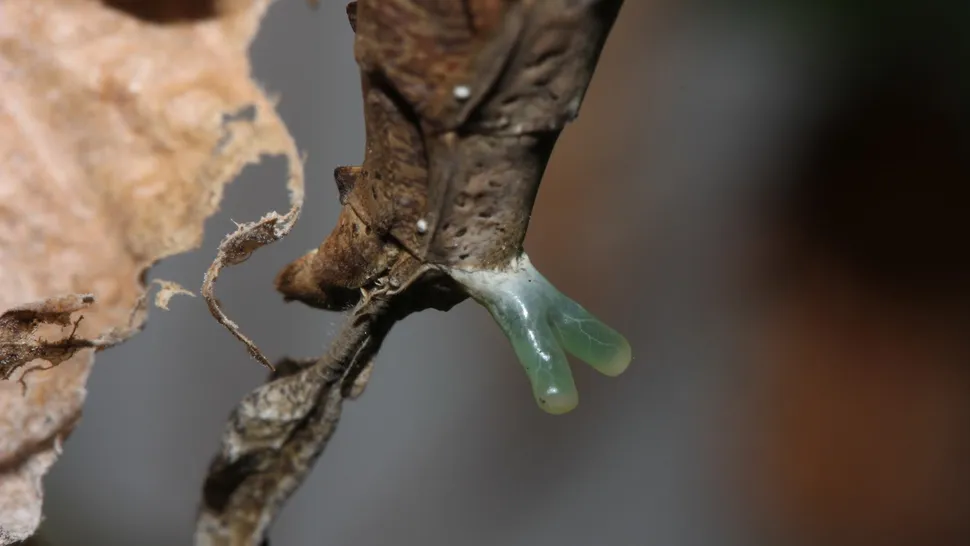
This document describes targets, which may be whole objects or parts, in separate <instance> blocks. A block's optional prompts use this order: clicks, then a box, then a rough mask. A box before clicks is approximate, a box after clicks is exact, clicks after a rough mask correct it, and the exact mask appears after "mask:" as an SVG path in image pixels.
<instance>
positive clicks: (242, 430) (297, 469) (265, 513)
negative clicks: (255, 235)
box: [196, 297, 401, 545]
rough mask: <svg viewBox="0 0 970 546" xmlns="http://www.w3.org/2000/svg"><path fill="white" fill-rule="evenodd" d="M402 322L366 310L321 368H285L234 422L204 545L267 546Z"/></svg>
mask: <svg viewBox="0 0 970 546" xmlns="http://www.w3.org/2000/svg"><path fill="white" fill-rule="evenodd" d="M399 318H401V316H400V314H399V313H397V312H396V311H395V309H393V308H392V306H391V305H390V303H389V300H388V299H386V298H383V297H376V298H371V299H370V300H368V301H367V302H366V303H364V304H362V305H361V307H360V308H358V309H357V310H356V311H355V312H354V314H353V315H352V317H351V319H350V320H349V321H348V322H347V324H346V325H345V326H344V328H343V330H342V331H341V332H340V333H339V334H338V336H337V337H336V339H335V340H334V342H333V344H332V346H331V348H330V351H329V352H328V353H327V354H326V355H325V356H323V357H321V358H320V359H318V360H316V361H312V360H311V361H302V362H301V361H294V360H284V361H283V362H281V363H280V364H279V366H278V368H277V370H276V371H275V372H274V373H273V374H272V375H271V377H270V379H269V381H268V382H267V383H266V384H265V385H263V386H261V387H259V388H258V389H256V390H254V391H253V392H251V393H250V394H249V395H248V396H246V397H245V398H244V399H243V400H242V402H240V404H239V406H238V407H237V408H236V410H235V411H234V412H233V414H232V416H231V417H230V419H229V424H228V426H227V428H226V431H225V434H224V436H223V440H222V447H221V450H220V453H219V455H218V456H217V457H216V458H215V460H214V461H213V462H212V464H211V466H210V469H209V474H208V477H207V478H206V481H205V485H204V487H203V503H202V507H201V510H200V513H199V518H198V522H197V528H196V544H201V545H230V544H232V545H235V544H260V543H262V542H263V541H265V538H266V532H267V530H268V528H269V525H270V523H272V521H273V520H274V519H275V517H276V515H277V514H278V512H279V510H280V508H281V507H282V505H283V503H284V502H285V501H286V499H288V498H289V496H290V495H291V494H292V493H293V492H294V491H295V490H296V488H297V487H299V485H300V483H302V481H303V479H304V478H305V476H306V474H307V473H308V472H309V471H310V469H311V468H312V466H313V463H314V462H315V461H316V459H317V457H318V456H319V455H320V453H321V452H322V451H323V449H324V448H325V447H326V445H327V443H328V441H329V440H330V437H331V436H332V435H333V433H334V430H336V427H337V422H338V421H339V419H340V414H341V408H342V404H343V401H344V399H345V398H354V397H356V396H358V395H359V394H360V393H361V392H362V390H363V387H364V384H365V383H366V379H367V377H368V375H369V374H368V373H366V372H367V370H369V366H370V362H371V360H372V359H373V357H374V355H375V354H376V353H377V351H378V350H379V349H380V346H381V344H382V342H383V341H384V338H385V337H386V336H387V333H388V332H389V331H390V329H391V327H392V326H393V324H394V323H395V322H396V321H397V320H398V319H399Z"/></svg>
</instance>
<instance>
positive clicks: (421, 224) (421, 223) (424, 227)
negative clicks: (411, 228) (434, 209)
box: [417, 218, 428, 233]
mask: <svg viewBox="0 0 970 546" xmlns="http://www.w3.org/2000/svg"><path fill="white" fill-rule="evenodd" d="M417 227H418V233H424V232H426V231H428V222H427V220H425V219H424V218H422V219H420V220H418V226H417Z"/></svg>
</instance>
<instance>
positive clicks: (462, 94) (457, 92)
mask: <svg viewBox="0 0 970 546" xmlns="http://www.w3.org/2000/svg"><path fill="white" fill-rule="evenodd" d="M452 93H453V94H454V96H455V98H456V99H458V100H462V101H464V100H468V99H469V98H470V97H471V96H472V90H471V88H470V87H468V86H467V85H456V86H455V88H454V89H452Z"/></svg>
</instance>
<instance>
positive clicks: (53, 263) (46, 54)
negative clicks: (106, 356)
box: [0, 0, 303, 545]
mask: <svg viewBox="0 0 970 546" xmlns="http://www.w3.org/2000/svg"><path fill="white" fill-rule="evenodd" d="M271 1H272V0H223V1H218V2H213V1H210V2H203V1H201V0H200V1H198V2H163V1H158V2H154V4H157V5H158V6H160V7H159V9H158V10H155V12H156V15H159V14H161V15H159V17H158V18H157V19H156V20H154V21H150V20H143V19H140V18H138V17H136V16H135V15H133V14H132V13H130V12H129V11H122V10H119V9H115V8H112V7H110V6H108V5H107V4H115V5H137V6H142V7H144V6H148V5H150V4H152V3H151V2H141V3H140V4H137V3H132V2H122V1H118V0H112V1H111V2H107V1H106V2H104V3H102V2H99V1H95V0H3V1H2V2H0V312H2V311H4V310H11V309H13V310H14V311H12V313H13V314H12V315H11V314H9V313H8V314H7V315H3V316H4V317H7V322H5V323H3V326H2V327H3V328H7V327H10V328H14V329H16V328H20V330H17V331H18V332H20V334H15V333H11V334H10V335H12V336H14V337H16V338H17V339H20V340H24V339H33V340H35V341H37V340H38V339H40V338H43V339H46V340H48V342H53V343H64V340H65V339H73V340H74V341H75V342H76V341H77V340H88V341H90V342H91V343H89V345H90V346H88V347H77V352H76V354H74V355H73V356H72V357H70V358H67V359H64V360H63V362H60V363H59V364H58V365H57V366H54V367H52V368H51V369H49V370H44V371H35V372H34V373H30V374H28V375H27V376H26V377H24V378H23V379H24V382H25V386H26V390H25V391H24V390H23V389H22V388H21V385H20V384H18V382H17V381H16V379H18V377H16V374H14V375H13V376H12V377H11V380H7V381H0V545H2V544H10V543H12V542H15V541H17V540H21V539H23V538H24V537H27V536H29V535H30V534H31V533H32V532H33V531H34V529H35V528H36V527H37V525H38V523H39V521H40V516H41V499H42V493H41V478H42V476H43V475H44V474H45V473H46V471H47V470H48V468H49V467H50V465H51V464H53V462H54V460H55V459H56V457H57V454H58V453H59V451H60V445H61V442H62V440H63V439H64V438H65V437H66V436H67V434H68V433H69V432H70V430H71V428H72V427H73V426H74V424H75V423H76V422H77V420H78V418H79V416H80V410H81V404H82V402H83V400H84V396H85V388H84V383H85V381H86V379H87V376H88V373H89V371H90V366H91V363H92V360H93V352H94V349H95V348H96V347H97V345H96V344H93V341H92V340H101V341H102V342H104V343H109V344H110V343H114V342H117V341H119V340H122V339H124V337H126V336H127V335H129V334H130V333H131V332H134V331H137V330H138V329H139V328H140V327H141V325H142V322H143V321H144V313H143V312H142V313H137V312H136V311H137V310H138V309H140V308H141V307H142V305H143V304H144V295H145V286H144V284H143V279H142V274H143V273H144V271H145V270H146V268H148V267H149V266H150V265H152V263H154V262H155V261H157V260H159V259H161V258H164V257H166V256H169V255H172V254H175V253H178V252H184V251H186V250H188V249H191V248H193V247H195V246H197V245H198V244H199V243H200V242H201V235H202V227H203V221H204V220H205V218H206V217H207V216H209V215H210V214H212V213H213V212H214V211H215V210H216V208H217V206H218V203H219V201H220V199H221V197H222V190H223V186H224V184H226V183H227V182H229V181H231V180H232V178H234V177H235V176H236V175H237V174H238V173H239V171H240V170H241V169H242V168H243V167H244V166H245V165H246V164H247V163H249V162H252V161H255V160H257V159H258V158H259V156H260V155H262V154H273V155H285V156H286V157H287V158H288V159H289V161H290V171H291V172H290V175H289V179H290V180H289V187H290V198H291V202H292V203H293V209H292V210H291V211H290V212H289V213H287V214H285V215H275V214H274V215H269V216H273V218H274V219H273V220H272V221H273V223H274V230H273V233H274V235H275V236H276V238H279V237H280V236H282V235H285V233H286V231H288V229H289V226H291V225H292V223H293V221H295V219H296V217H297V216H298V214H299V206H300V203H301V202H302V197H303V195H302V181H303V178H302V164H301V161H300V158H299V156H298V154H297V151H296V147H295V145H294V143H293V141H292V139H291V137H290V136H289V134H288V133H287V131H286V128H285V127H284V125H283V123H282V122H281V121H280V119H279V118H278V116H277V115H276V113H275V108H274V105H273V103H272V102H271V101H270V100H269V99H268V98H267V97H266V96H265V95H264V94H263V92H262V90H261V89H260V88H259V86H258V85H257V84H256V83H255V82H253V81H252V79H251V74H250V65H249V61H248V59H247V49H248V47H249V44H250V42H251V40H252V38H253V36H254V34H255V32H256V30H257V28H258V24H259V21H260V19H261V17H262V15H263V14H264V12H265V10H266V8H267V7H268V5H269V4H270V2H271ZM180 6H186V7H191V8H192V9H191V10H190V11H189V12H186V17H182V18H180V17H178V15H179V14H178V13H175V12H177V10H178V9H180ZM200 6H202V7H204V8H206V9H199V7H200ZM129 9H130V8H129ZM161 16H164V17H161ZM263 225H264V222H262V221H261V222H256V223H253V224H251V225H249V226H255V227H259V226H263ZM273 240H275V239H273ZM85 294H91V295H92V297H93V299H88V297H87V296H83V295H85ZM58 298H61V299H58ZM65 302H67V307H64V308H61V312H60V314H58V313H54V314H45V313H47V312H48V311H50V310H52V309H57V308H58V305H65ZM28 304H29V305H30V307H23V306H25V305H28ZM72 305H73V307H72ZM81 307H84V308H83V309H81ZM67 308H72V309H73V310H72V311H70V312H69V311H68V310H67ZM16 309H20V310H19V311H18V310H16ZM23 309H32V310H33V311H31V312H33V313H34V318H37V317H42V318H40V319H39V320H40V321H41V322H44V321H45V320H46V319H50V321H51V322H53V323H54V324H53V325H49V326H45V325H42V324H40V323H39V322H38V323H37V324H34V323H33V322H32V321H33V320H34V319H33V318H25V317H27V315H25V314H23V313H24V311H23ZM75 311H78V312H79V313H78V314H83V317H84V318H83V320H82V321H80V323H79V324H77V331H76V332H74V333H72V332H71V329H73V324H74V321H76V320H77V318H76V316H75V317H74V318H71V316H72V313H74V312H75ZM38 313H39V314H38ZM65 313H66V314H65ZM17 317H22V318H24V320H26V322H24V320H19V319H17ZM43 317H46V319H45V318H43ZM25 324H28V325H32V326H28V327H27V330H30V333H29V334H26V333H25V330H23V327H24V325H25ZM38 325H39V326H40V328H39V329H38V330H37V331H36V332H35V331H33V330H31V328H32V327H33V326H38ZM21 334H22V335H21ZM18 335H19V337H17V336H18ZM10 339H13V338H10ZM72 350H73V349H72ZM58 354H60V353H58ZM35 356H39V357H46V358H47V359H48V361H49V362H50V361H57V360H60V359H59V358H57V356H58V355H56V354H55V355H52V354H50V353H37V354H36V355H35ZM22 364H24V365H23V366H21V368H22V369H24V370H26V369H30V368H31V367H35V366H37V365H41V366H42V367H46V366H48V365H49V364H48V362H45V361H43V360H36V361H33V362H23V363H22Z"/></svg>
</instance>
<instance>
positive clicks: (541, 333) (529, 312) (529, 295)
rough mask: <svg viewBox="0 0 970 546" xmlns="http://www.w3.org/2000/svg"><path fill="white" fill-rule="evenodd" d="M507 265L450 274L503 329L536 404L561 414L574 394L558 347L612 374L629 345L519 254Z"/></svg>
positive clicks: (623, 363) (622, 366) (625, 359)
mask: <svg viewBox="0 0 970 546" xmlns="http://www.w3.org/2000/svg"><path fill="white" fill-rule="evenodd" d="M511 265H512V267H510V268H509V269H507V270H503V271H461V270H455V271H451V272H450V273H451V274H452V276H453V277H454V278H455V279H456V280H458V281H459V282H461V283H462V284H463V285H464V286H465V287H466V289H467V290H468V291H469V293H470V294H471V295H472V297H474V298H475V299H476V300H477V301H478V302H479V303H481V304H482V305H484V306H485V307H486V308H487V309H488V311H489V312H490V313H491V314H492V317H493V318H494V319H495V321H496V322H498V324H499V326H500V327H501V328H502V331H503V332H505V335H506V337H508V338H509V341H510V342H511V343H512V348H513V349H514V350H515V354H516V356H518V358H519V362H521V363H522V367H523V368H525V372H526V375H528V377H529V381H530V382H531V383H532V392H533V394H534V396H535V399H536V401H537V402H538V403H539V406H540V407H541V408H542V409H544V410H545V411H548V412H549V413H555V414H559V413H566V412H568V411H570V410H572V409H573V408H575V407H576V405H577V404H578V403H579V394H578V393H577V392H576V385H575V383H574V382H573V375H572V372H571V371H570V369H569V362H568V361H567V360H566V354H565V352H564V350H565V351H567V352H569V353H570V354H572V355H573V356H575V357H577V358H579V359H580V360H583V361H584V362H586V363H588V364H589V365H590V366H592V367H593V368H594V369H596V370H597V371H599V372H601V373H603V374H605V375H608V376H611V377H615V376H617V375H620V374H621V373H623V371H624V370H626V368H627V366H629V364H630V359H631V358H632V353H631V350H630V344H629V343H628V342H627V340H626V339H625V338H624V337H623V336H622V335H620V334H619V333H618V332H616V330H613V329H612V328H610V327H609V326H607V325H606V324H604V323H603V322H601V321H600V320H599V319H597V318H596V317H594V316H593V315H592V314H590V313H589V312H588V311H587V310H586V309H583V307H582V306H580V305H579V304H578V303H576V302H575V301H573V300H571V299H569V298H568V297H566V296H565V295H564V294H563V293H562V292H560V291H559V290H556V287H555V286H553V285H552V283H550V282H549V281H548V280H546V278H545V277H543V276H542V275H541V274H540V273H539V272H538V271H537V270H536V269H535V267H533V266H532V263H531V262H530V261H529V258H528V256H526V255H525V254H523V255H522V256H520V257H519V258H518V259H517V260H516V261H515V262H514V263H513V264H511Z"/></svg>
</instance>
